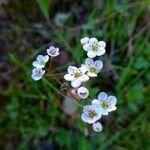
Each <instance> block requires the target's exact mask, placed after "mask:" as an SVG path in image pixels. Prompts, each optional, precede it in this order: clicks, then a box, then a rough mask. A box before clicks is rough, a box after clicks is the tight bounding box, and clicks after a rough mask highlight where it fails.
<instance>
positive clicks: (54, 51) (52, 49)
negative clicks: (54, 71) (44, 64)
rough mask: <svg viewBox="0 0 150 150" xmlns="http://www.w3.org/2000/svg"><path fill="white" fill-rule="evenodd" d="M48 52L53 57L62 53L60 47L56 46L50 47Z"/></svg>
mask: <svg viewBox="0 0 150 150" xmlns="http://www.w3.org/2000/svg"><path fill="white" fill-rule="evenodd" d="M47 54H48V55H49V56H51V57H56V56H58V55H59V54H60V53H59V48H58V47H54V46H50V47H49V48H48V49H47Z"/></svg>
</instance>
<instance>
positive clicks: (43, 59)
mask: <svg viewBox="0 0 150 150" xmlns="http://www.w3.org/2000/svg"><path fill="white" fill-rule="evenodd" d="M48 60H49V56H48V55H45V56H43V55H38V56H37V57H36V61H34V62H33V63H32V64H33V66H34V67H36V68H44V67H45V64H46V63H47V62H48Z"/></svg>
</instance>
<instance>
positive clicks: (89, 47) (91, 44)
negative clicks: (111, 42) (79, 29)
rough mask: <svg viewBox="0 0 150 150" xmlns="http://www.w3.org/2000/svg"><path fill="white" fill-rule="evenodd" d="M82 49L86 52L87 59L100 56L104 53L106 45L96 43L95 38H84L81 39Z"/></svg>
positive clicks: (102, 42) (101, 42)
mask: <svg viewBox="0 0 150 150" xmlns="http://www.w3.org/2000/svg"><path fill="white" fill-rule="evenodd" d="M81 44H82V45H83V49H84V50H85V51H87V56H88V57H89V58H94V57H96V56H101V55H103V54H104V53H105V47H106V43H105V42H104V41H98V40H97V39H96V38H94V37H93V38H88V37H84V38H82V39H81Z"/></svg>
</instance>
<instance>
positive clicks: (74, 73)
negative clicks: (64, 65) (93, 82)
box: [64, 66, 89, 88]
mask: <svg viewBox="0 0 150 150" xmlns="http://www.w3.org/2000/svg"><path fill="white" fill-rule="evenodd" d="M67 71H68V73H67V74H65V76H64V79H65V80H67V81H71V86H72V87H74V88H78V87H79V86H80V85H81V83H82V82H86V81H88V80H89V77H88V76H87V75H86V74H85V73H86V71H87V69H86V67H84V66H82V67H80V68H77V67H75V66H69V67H68V69H67Z"/></svg>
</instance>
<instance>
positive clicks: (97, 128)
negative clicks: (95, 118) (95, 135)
mask: <svg viewBox="0 0 150 150" xmlns="http://www.w3.org/2000/svg"><path fill="white" fill-rule="evenodd" d="M93 130H94V131H95V132H100V131H102V124H101V123H100V122H96V123H93Z"/></svg>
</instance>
